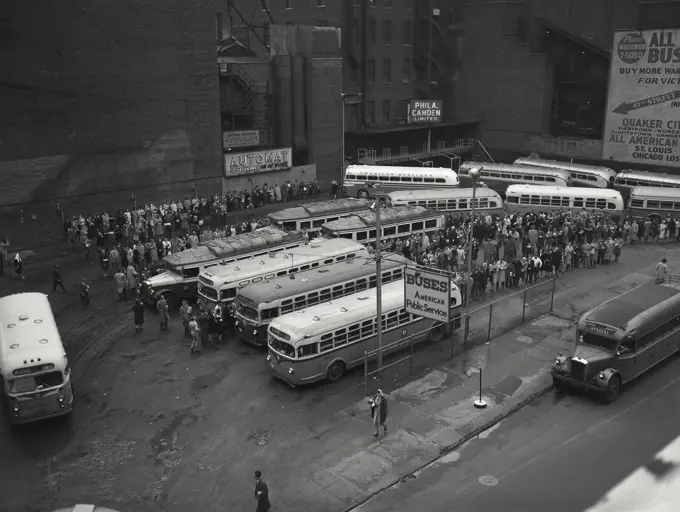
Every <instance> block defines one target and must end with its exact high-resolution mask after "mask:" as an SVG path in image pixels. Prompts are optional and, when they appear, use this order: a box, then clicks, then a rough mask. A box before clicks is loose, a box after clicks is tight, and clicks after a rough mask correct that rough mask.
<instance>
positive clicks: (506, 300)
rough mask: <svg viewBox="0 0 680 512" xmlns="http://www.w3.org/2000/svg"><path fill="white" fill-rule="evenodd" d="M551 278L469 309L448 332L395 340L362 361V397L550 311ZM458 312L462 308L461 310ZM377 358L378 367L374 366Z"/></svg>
mask: <svg viewBox="0 0 680 512" xmlns="http://www.w3.org/2000/svg"><path fill="white" fill-rule="evenodd" d="M556 283H557V277H553V278H550V279H545V280H542V281H540V282H538V283H535V284H529V285H527V286H524V287H522V288H520V289H518V290H515V291H512V292H510V293H509V294H508V295H505V296H504V297H501V298H498V299H495V300H494V299H492V300H491V301H489V302H487V303H485V304H481V305H480V304H476V303H474V302H473V303H472V304H471V305H470V311H469V312H465V311H461V316H460V317H459V318H457V319H455V320H454V321H453V322H451V324H449V325H448V326H445V325H441V324H440V325H439V326H437V327H435V328H434V329H433V330H428V331H422V332H418V333H414V334H410V333H408V334H407V330H406V329H404V331H402V332H403V333H404V337H403V339H401V340H398V341H395V342H392V343H390V344H388V345H384V346H383V347H382V349H380V350H379V349H375V350H371V351H367V352H366V353H365V355H364V388H365V389H364V391H365V393H366V395H370V394H373V393H375V392H376V391H377V390H378V388H380V389H382V390H383V391H386V390H389V389H393V388H396V387H398V386H399V384H400V383H401V382H403V381H404V380H406V379H408V378H410V377H412V376H413V375H416V374H417V373H420V372H422V371H424V370H429V369H430V368H431V367H432V366H436V365H437V364H439V363H441V362H442V361H444V360H447V359H450V358H452V357H454V356H456V355H458V354H460V353H462V352H463V351H465V350H468V349H470V348H473V347H475V346H477V345H481V344H484V343H486V342H488V341H489V340H491V339H492V338H495V337H498V336H500V335H501V334H504V333H506V332H508V331H510V330H512V329H515V328H517V327H519V326H520V325H522V324H524V323H526V322H530V321H533V320H535V319H537V318H538V317H540V316H542V315H545V314H548V313H550V312H552V311H553V306H554V300H555V285H556ZM461 309H462V308H461ZM379 352H382V355H383V357H382V364H380V365H379V364H378V359H379Z"/></svg>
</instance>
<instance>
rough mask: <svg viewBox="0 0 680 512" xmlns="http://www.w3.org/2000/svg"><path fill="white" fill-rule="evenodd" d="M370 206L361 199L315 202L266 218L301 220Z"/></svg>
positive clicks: (364, 208)
mask: <svg viewBox="0 0 680 512" xmlns="http://www.w3.org/2000/svg"><path fill="white" fill-rule="evenodd" d="M371 204H372V203H371V201H369V200H368V199H362V198H358V199H357V198H351V197H349V198H347V199H332V200H330V201H317V202H315V203H307V204H301V205H298V206H293V207H292V208H286V209H285V210H279V211H278V212H272V213H270V214H269V215H267V217H269V218H270V219H271V220H272V221H274V222H283V221H288V220H301V219H309V218H310V217H319V216H323V215H332V214H334V213H343V212H346V211H354V210H368V209H369V208H370V207H371Z"/></svg>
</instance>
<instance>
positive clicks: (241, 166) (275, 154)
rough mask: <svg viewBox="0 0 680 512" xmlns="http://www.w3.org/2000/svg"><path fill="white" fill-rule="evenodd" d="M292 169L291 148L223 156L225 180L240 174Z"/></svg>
mask: <svg viewBox="0 0 680 512" xmlns="http://www.w3.org/2000/svg"><path fill="white" fill-rule="evenodd" d="M291 167H293V150H292V148H276V149H267V150H265V151H251V152H249V153H227V154H226V155H224V172H225V176H226V177H227V178H229V177H231V176H240V175H242V174H256V173H261V172H271V171H281V170H286V169H290V168H291Z"/></svg>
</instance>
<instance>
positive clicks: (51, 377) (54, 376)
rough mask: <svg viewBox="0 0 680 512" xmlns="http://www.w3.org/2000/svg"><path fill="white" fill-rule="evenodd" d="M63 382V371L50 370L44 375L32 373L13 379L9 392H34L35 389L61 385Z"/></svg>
mask: <svg viewBox="0 0 680 512" xmlns="http://www.w3.org/2000/svg"><path fill="white" fill-rule="evenodd" d="M63 383H64V376H63V375H62V374H61V372H49V373H44V374H42V375H36V376H33V375H31V376H26V377H20V378H18V379H13V380H11V381H10V384H9V392H10V393H12V394H18V393H32V392H34V391H41V390H43V389H49V388H53V387H55V386H61V385H62V384H63Z"/></svg>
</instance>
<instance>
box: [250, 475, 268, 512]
mask: <svg viewBox="0 0 680 512" xmlns="http://www.w3.org/2000/svg"><path fill="white" fill-rule="evenodd" d="M254 496H255V499H256V500H257V508H256V509H255V512H269V509H270V508H272V505H271V503H270V502H269V487H267V482H265V481H264V480H263V479H262V471H260V470H259V469H258V470H256V471H255V492H254Z"/></svg>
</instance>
